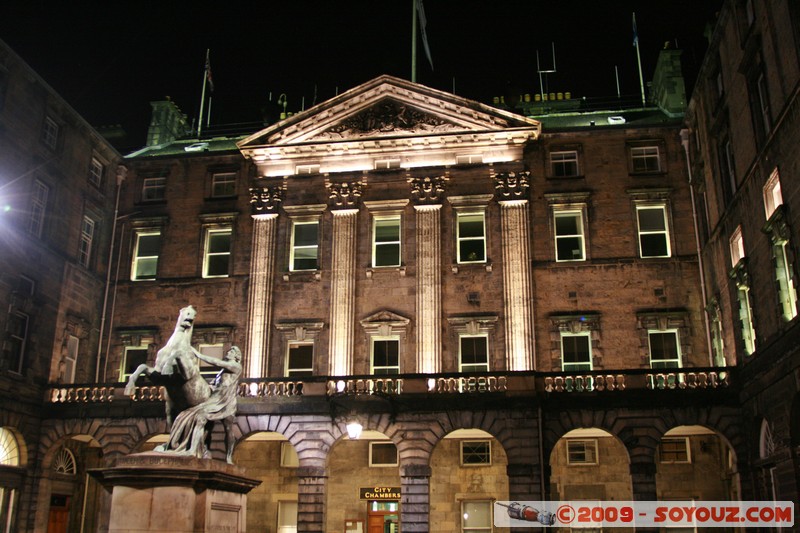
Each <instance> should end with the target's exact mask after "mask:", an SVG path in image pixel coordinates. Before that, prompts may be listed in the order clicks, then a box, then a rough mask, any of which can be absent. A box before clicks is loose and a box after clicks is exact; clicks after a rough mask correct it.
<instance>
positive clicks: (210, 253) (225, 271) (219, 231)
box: [203, 228, 232, 278]
mask: <svg viewBox="0 0 800 533" xmlns="http://www.w3.org/2000/svg"><path fill="white" fill-rule="evenodd" d="M231 236H232V229H231V228H214V229H207V230H206V242H205V253H204V255H203V277H204V278H224V277H227V276H228V275H229V268H230V259H231Z"/></svg>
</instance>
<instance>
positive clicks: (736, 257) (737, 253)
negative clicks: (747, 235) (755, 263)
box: [730, 226, 744, 266]
mask: <svg viewBox="0 0 800 533" xmlns="http://www.w3.org/2000/svg"><path fill="white" fill-rule="evenodd" d="M730 246H731V266H736V265H737V264H738V263H739V261H741V260H742V259H744V240H743V239H742V226H737V227H736V229H735V230H734V231H733V235H731V238H730Z"/></svg>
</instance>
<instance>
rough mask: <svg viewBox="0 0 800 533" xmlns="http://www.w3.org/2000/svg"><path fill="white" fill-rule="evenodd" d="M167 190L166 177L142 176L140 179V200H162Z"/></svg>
mask: <svg viewBox="0 0 800 533" xmlns="http://www.w3.org/2000/svg"><path fill="white" fill-rule="evenodd" d="M166 192H167V178H165V177H163V176H162V177H156V178H144V179H143V180H142V201H145V202H152V201H156V200H163V199H164V198H165V197H166Z"/></svg>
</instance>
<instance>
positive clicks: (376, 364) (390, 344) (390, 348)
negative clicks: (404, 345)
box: [370, 337, 400, 375]
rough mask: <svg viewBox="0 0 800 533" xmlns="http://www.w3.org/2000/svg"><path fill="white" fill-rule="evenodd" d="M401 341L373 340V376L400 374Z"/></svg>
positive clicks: (396, 339) (394, 339)
mask: <svg viewBox="0 0 800 533" xmlns="http://www.w3.org/2000/svg"><path fill="white" fill-rule="evenodd" d="M399 354H400V340H399V339H398V338H382V337H373V338H372V361H371V363H370V367H371V369H370V372H371V373H372V374H376V375H379V374H399V373H400V355H399Z"/></svg>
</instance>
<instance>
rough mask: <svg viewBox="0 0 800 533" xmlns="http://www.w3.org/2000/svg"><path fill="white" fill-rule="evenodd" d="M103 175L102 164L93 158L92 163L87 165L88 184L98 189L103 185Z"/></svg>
mask: <svg viewBox="0 0 800 533" xmlns="http://www.w3.org/2000/svg"><path fill="white" fill-rule="evenodd" d="M104 173H105V168H104V167H103V163H101V162H100V160H99V159H97V158H96V157H93V158H92V161H91V162H90V163H89V183H91V184H92V185H94V186H95V187H99V186H100V185H101V184H102V183H103V174H104Z"/></svg>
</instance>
